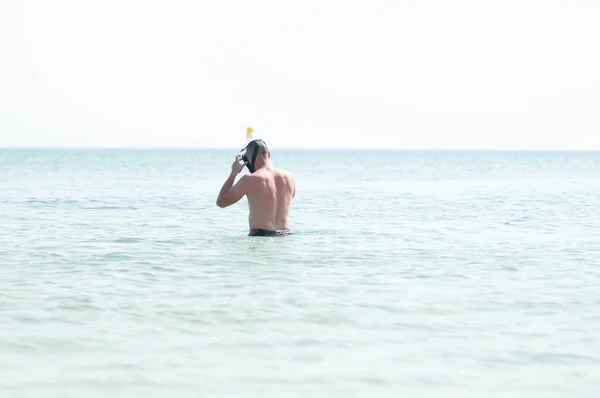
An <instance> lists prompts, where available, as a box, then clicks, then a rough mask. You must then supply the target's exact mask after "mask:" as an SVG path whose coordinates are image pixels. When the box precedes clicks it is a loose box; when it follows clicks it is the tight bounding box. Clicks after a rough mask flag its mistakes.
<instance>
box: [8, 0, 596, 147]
mask: <svg viewBox="0 0 600 398" xmlns="http://www.w3.org/2000/svg"><path fill="white" fill-rule="evenodd" d="M0 54H1V58H0V146H29V147H32V146H53V147H56V146H58V147H97V146H100V147H228V148H241V147H243V146H244V145H245V130H246V127H247V126H252V127H254V128H255V131H256V135H257V136H260V137H263V138H264V139H265V140H266V141H267V143H268V144H269V146H270V147H271V149H274V148H294V147H296V148H297V147H302V148H317V147H321V148H351V147H365V148H409V149H412V148H432V149H437V148H444V149H452V148H466V149H472V148H492V149H600V1H596V0H589V1H584V0H563V1H558V0H539V1H530V0H518V1H515V0H502V1H491V0H489V1H487V0H472V1H464V0H456V1H449V0H395V1H393V0H362V1H355V0H352V1H342V0H336V1H333V0H318V1H317V0H304V1H295V2H290V1H284V0H253V1H249V0H213V1H207V0H194V1H192V0H189V1H184V0H168V1H166V0H165V1H148V0H101V1H100V0H97V1H95V0H88V1H83V0H53V1H48V0H38V1H25V0H24V1H17V0H0Z"/></svg>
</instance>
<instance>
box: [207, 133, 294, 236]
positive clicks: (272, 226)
mask: <svg viewBox="0 0 600 398" xmlns="http://www.w3.org/2000/svg"><path fill="white" fill-rule="evenodd" d="M244 150H245V151H246V153H245V155H246V156H244V160H245V161H244V162H241V160H242V156H240V155H237V156H236V157H235V161H234V162H233V164H232V165H231V174H230V175H229V178H227V180H226V181H225V183H224V184H223V187H222V188H221V191H220V192H219V196H218V198H217V206H219V207H221V208H224V207H227V206H231V205H232V204H234V203H236V202H237V201H239V200H240V199H241V198H242V197H243V196H244V195H246V197H247V198H248V206H249V209H250V215H249V217H248V223H249V226H250V233H249V235H250V236H274V235H287V234H289V233H290V230H289V225H288V216H289V214H290V208H291V204H292V203H291V202H292V199H293V198H294V197H295V196H296V179H295V177H294V175H292V174H291V173H289V172H287V171H285V170H282V169H279V168H277V167H275V165H273V162H271V152H269V149H268V148H267V144H266V143H265V142H264V141H263V140H260V139H258V140H253V141H250V142H249V143H248V145H247V146H246V148H244V149H243V150H242V151H244ZM244 166H246V167H248V170H250V174H246V175H244V176H242V178H240V179H239V181H238V182H237V183H235V184H233V182H234V181H235V178H236V176H237V175H238V174H239V173H240V172H241V171H242V169H243V168H244Z"/></svg>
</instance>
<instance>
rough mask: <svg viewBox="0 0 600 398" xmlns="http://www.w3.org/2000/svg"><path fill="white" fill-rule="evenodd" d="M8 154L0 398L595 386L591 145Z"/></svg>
mask: <svg viewBox="0 0 600 398" xmlns="http://www.w3.org/2000/svg"><path fill="white" fill-rule="evenodd" d="M271 151H272V159H273V161H274V163H275V164H276V165H278V166H280V167H284V168H286V169H289V170H290V171H292V172H293V173H294V174H295V175H296V178H297V184H298V187H297V195H296V198H295V200H294V202H293V207H292V214H291V218H290V220H291V228H292V230H293V231H294V233H295V234H294V235H291V236H288V237H284V238H281V237H277V238H252V237H248V236H247V233H248V225H247V211H248V210H247V204H246V201H245V199H242V201H240V202H238V203H237V204H236V205H234V206H232V207H230V208H226V209H220V208H218V207H217V206H216V205H215V200H216V196H217V193H218V192H219V189H220V188H221V185H222V184H223V182H224V181H225V179H226V177H227V176H228V173H229V170H230V166H231V162H232V160H233V157H234V156H235V154H236V150H231V151H226V150H213V151H208V150H196V151H194V150H58V149H57V150H35V149H21V150H16V149H13V150H8V149H5V150H0V397H2V398H17V397H19V398H20V397H27V398H29V397H32V398H47V397H48V398H49V397H52V398H54V397H56V398H71V397H73V398H74V397H77V398H79V397H86V398H96V397H111V398H116V397H119V398H120V397H123V398H131V397H143V398H154V397H156V398H159V397H161V398H162V397H164V396H167V397H177V398H187V397H278V398H279V397H312V398H314V397H328V398H331V397H369V398H373V397H478V398H481V397H486V398H488V397H527V398H534V397H573V398H584V397H598V396H600V153H597V152H596V153H593V152H572V153H568V152H484V151H479V152H478V151H473V152H469V151H465V152H458V151H455V152H450V151H448V152H443V151H440V152H435V151H431V152H426V151H405V152H403V151H278V150H277V149H273V148H271Z"/></svg>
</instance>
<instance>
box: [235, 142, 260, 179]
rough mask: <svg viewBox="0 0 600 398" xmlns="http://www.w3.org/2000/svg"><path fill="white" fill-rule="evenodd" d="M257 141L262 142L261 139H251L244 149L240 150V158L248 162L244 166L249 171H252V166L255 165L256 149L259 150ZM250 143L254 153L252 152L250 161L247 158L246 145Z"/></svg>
mask: <svg viewBox="0 0 600 398" xmlns="http://www.w3.org/2000/svg"><path fill="white" fill-rule="evenodd" d="M259 142H264V141H263V140H261V139H256V140H252V141H250V142H249V143H248V145H246V147H245V148H244V149H242V150H241V152H242V160H243V161H244V162H248V163H247V164H246V167H247V168H248V170H249V171H250V173H254V166H255V162H256V155H258V150H259ZM251 144H252V146H253V147H254V153H253V154H252V162H250V161H249V160H248V147H249V146H250V145H251Z"/></svg>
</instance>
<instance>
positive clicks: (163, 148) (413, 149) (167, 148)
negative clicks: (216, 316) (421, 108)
mask: <svg viewBox="0 0 600 398" xmlns="http://www.w3.org/2000/svg"><path fill="white" fill-rule="evenodd" d="M240 149H241V148H236V147H196V146H190V147H176V146H146V147H145V146H89V147H88V146H2V145H0V150H145V151H147V150H161V151H185V150H189V151H202V150H207V151H215V150H218V151H238V152H239V151H240ZM275 150H277V151H340V152H343V151H353V152H367V151H385V152H452V151H462V152H600V148H594V149H582V148H567V149H561V148H542V147H540V148H516V147H515V148H510V147H508V148H485V147H482V148H461V147H456V148H426V147H424V148H419V147H407V148H389V147H388V148H381V147H372V148H353V147H341V148H340V147H319V148H308V147H276V148H275Z"/></svg>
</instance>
